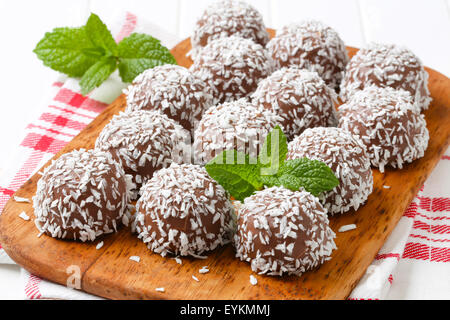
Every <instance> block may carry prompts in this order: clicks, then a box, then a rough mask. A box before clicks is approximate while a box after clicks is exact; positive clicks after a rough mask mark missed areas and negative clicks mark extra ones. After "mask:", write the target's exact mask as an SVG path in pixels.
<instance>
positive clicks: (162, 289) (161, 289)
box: [155, 288, 166, 292]
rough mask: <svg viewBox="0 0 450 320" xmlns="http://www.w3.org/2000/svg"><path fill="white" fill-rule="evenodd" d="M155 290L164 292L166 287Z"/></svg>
mask: <svg viewBox="0 0 450 320" xmlns="http://www.w3.org/2000/svg"><path fill="white" fill-rule="evenodd" d="M155 290H156V291H158V292H165V291H166V289H164V288H156V289H155Z"/></svg>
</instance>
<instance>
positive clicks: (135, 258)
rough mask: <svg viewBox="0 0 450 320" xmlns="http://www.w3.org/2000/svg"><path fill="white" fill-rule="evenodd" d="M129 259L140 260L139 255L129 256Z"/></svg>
mask: <svg viewBox="0 0 450 320" xmlns="http://www.w3.org/2000/svg"><path fill="white" fill-rule="evenodd" d="M130 260H133V261H136V262H140V261H141V257H139V256H131V257H130Z"/></svg>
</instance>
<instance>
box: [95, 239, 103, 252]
mask: <svg viewBox="0 0 450 320" xmlns="http://www.w3.org/2000/svg"><path fill="white" fill-rule="evenodd" d="M101 247H103V241H100V242H99V243H98V244H97V246H96V247H95V249H97V250H99V249H100V248H101Z"/></svg>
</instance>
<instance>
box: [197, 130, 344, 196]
mask: <svg viewBox="0 0 450 320" xmlns="http://www.w3.org/2000/svg"><path fill="white" fill-rule="evenodd" d="M286 155H287V140H286V136H285V135H284V133H283V131H282V130H281V128H280V127H278V126H277V127H275V128H274V129H273V130H272V131H271V132H270V133H269V134H268V135H267V137H266V139H265V142H264V145H263V147H262V150H261V152H260V154H259V155H258V159H254V158H252V157H250V156H249V155H245V154H243V153H240V152H237V151H236V150H226V151H223V152H222V153H221V154H219V155H218V156H216V157H215V158H214V159H212V160H211V161H210V162H208V163H207V164H206V166H205V169H206V171H207V172H208V174H209V175H210V176H211V177H212V178H213V179H214V180H216V181H217V182H218V183H219V184H220V185H221V186H222V187H224V188H225V190H227V191H228V192H229V193H230V194H231V196H233V197H234V198H235V199H236V200H239V201H243V200H244V199H245V198H246V197H248V196H250V195H252V194H253V193H254V192H255V191H257V190H261V189H262V188H263V187H264V186H266V187H272V186H283V187H285V188H287V189H290V190H292V191H298V190H300V189H302V188H303V189H305V190H306V191H308V192H310V193H311V194H313V195H314V196H318V195H319V194H320V193H322V192H325V191H329V190H332V189H333V188H334V187H336V186H337V185H339V180H338V179H337V178H336V176H335V175H334V173H333V171H332V170H331V169H330V168H329V167H328V166H327V165H326V164H325V163H324V162H322V161H319V160H312V159H308V158H298V159H292V160H286Z"/></svg>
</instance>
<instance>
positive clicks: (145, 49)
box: [33, 13, 176, 95]
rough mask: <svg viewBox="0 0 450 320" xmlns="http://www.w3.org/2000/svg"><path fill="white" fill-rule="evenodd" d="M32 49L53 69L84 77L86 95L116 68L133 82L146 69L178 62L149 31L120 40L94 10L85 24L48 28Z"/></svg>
mask: <svg viewBox="0 0 450 320" xmlns="http://www.w3.org/2000/svg"><path fill="white" fill-rule="evenodd" d="M33 52H34V53H36V55H37V56H38V58H39V59H40V60H42V61H43V63H44V65H46V66H48V67H50V68H52V69H53V70H56V71H59V72H62V73H65V74H66V75H68V76H69V77H81V80H80V86H81V93H82V94H83V95H86V94H88V93H89V92H90V91H92V90H93V89H94V88H96V87H98V86H99V85H100V84H102V83H103V81H105V80H106V79H107V78H108V77H109V76H110V75H111V73H113V72H114V71H115V70H116V69H117V68H119V74H120V76H121V78H122V81H124V82H132V81H133V80H134V78H135V77H136V76H137V75H138V74H140V73H142V72H143V71H145V70H146V69H149V68H153V67H155V66H158V65H163V64H176V61H175V58H174V57H173V56H172V54H171V53H170V51H169V50H168V49H167V48H166V47H164V46H163V45H161V43H160V41H159V40H158V39H155V38H153V37H152V36H150V35H147V34H140V33H133V34H131V35H130V36H128V37H126V38H124V39H123V40H122V41H120V42H119V43H118V44H117V43H116V42H115V40H114V38H113V36H112V35H111V32H110V31H109V30H108V28H107V27H106V25H105V24H104V23H103V22H102V21H101V19H100V18H99V17H98V16H97V15H96V14H94V13H92V14H91V15H90V17H89V19H88V21H87V23H86V25H85V26H82V27H79V28H55V29H53V31H52V32H47V33H46V34H45V36H44V38H42V39H41V40H40V41H39V42H38V44H37V45H36V48H35V49H34V50H33Z"/></svg>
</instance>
